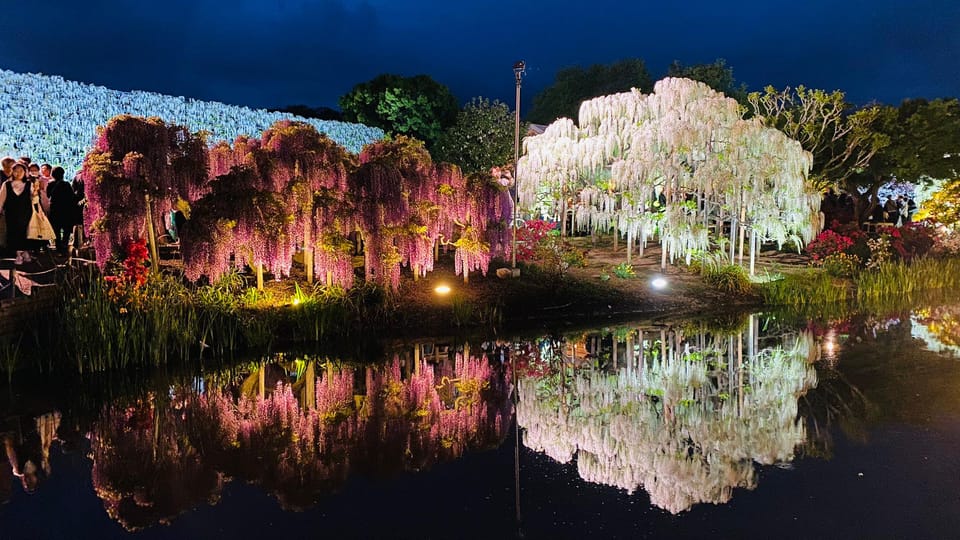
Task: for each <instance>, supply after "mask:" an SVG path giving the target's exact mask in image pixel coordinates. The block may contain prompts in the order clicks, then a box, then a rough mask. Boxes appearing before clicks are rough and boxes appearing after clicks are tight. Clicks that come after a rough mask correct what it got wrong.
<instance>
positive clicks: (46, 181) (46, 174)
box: [39, 163, 53, 217]
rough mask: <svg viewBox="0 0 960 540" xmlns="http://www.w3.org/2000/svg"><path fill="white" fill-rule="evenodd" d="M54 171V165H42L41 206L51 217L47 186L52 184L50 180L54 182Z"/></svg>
mask: <svg viewBox="0 0 960 540" xmlns="http://www.w3.org/2000/svg"><path fill="white" fill-rule="evenodd" d="M52 173H53V166H52V165H50V164H49V163H44V164H43V165H41V166H40V180H39V182H40V206H42V207H43V211H44V212H46V214H47V217H50V197H48V196H47V186H49V185H50V182H53V176H51V174H52Z"/></svg>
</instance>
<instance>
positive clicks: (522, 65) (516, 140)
mask: <svg viewBox="0 0 960 540" xmlns="http://www.w3.org/2000/svg"><path fill="white" fill-rule="evenodd" d="M526 68H527V63H526V62H524V61H523V60H520V61H519V62H517V63H515V64H513V75H514V78H515V79H516V81H517V105H516V107H515V108H514V112H515V113H516V129H515V131H514V135H513V219H512V221H513V249H512V250H510V267H511V268H512V269H513V275H514V277H516V276H517V273H518V272H517V198H518V197H517V195H518V194H517V189H518V188H519V187H520V186H519V183H518V182H519V181H520V176H519V174H518V172H519V171H517V164H518V162H519V161H520V82H521V80H522V79H523V75H524V74H525V73H526Z"/></svg>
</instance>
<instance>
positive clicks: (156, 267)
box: [144, 195, 160, 272]
mask: <svg viewBox="0 0 960 540" xmlns="http://www.w3.org/2000/svg"><path fill="white" fill-rule="evenodd" d="M144 200H145V201H146V203H147V224H146V225H147V242H148V243H149V244H150V262H152V263H153V264H152V265H151V268H150V271H151V272H159V271H160V252H159V251H158V250H157V231H156V230H155V229H154V228H153V210H152V206H151V204H150V195H144Z"/></svg>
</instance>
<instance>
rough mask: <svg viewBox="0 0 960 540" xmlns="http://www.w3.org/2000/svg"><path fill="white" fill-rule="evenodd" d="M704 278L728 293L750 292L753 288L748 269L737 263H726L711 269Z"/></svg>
mask: <svg viewBox="0 0 960 540" xmlns="http://www.w3.org/2000/svg"><path fill="white" fill-rule="evenodd" d="M704 279H705V280H706V282H707V284H709V285H710V286H711V287H713V288H715V289H718V290H720V291H723V292H727V293H734V294H749V293H750V292H752V290H753V285H752V284H751V283H750V276H748V275H747V271H746V270H744V269H743V267H742V266H740V265H737V264H725V265H723V266H720V267H719V268H716V269H709V270H707V272H706V274H705V275H704Z"/></svg>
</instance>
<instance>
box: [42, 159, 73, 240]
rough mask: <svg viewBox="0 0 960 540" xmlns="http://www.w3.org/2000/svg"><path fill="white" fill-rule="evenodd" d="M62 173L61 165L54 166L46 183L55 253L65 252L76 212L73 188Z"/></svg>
mask: <svg viewBox="0 0 960 540" xmlns="http://www.w3.org/2000/svg"><path fill="white" fill-rule="evenodd" d="M63 174H64V171H63V167H56V168H54V169H53V175H52V177H51V178H52V180H51V181H50V183H49V184H47V198H48V199H49V200H50V213H49V214H48V215H49V217H50V224H51V225H53V232H54V234H55V235H56V240H55V242H56V246H57V253H58V254H60V255H66V254H67V245H68V244H69V243H70V233H71V232H72V230H73V225H74V218H75V215H76V213H77V199H76V197H75V196H74V194H73V188H72V187H71V186H70V184H68V183H67V182H66V181H64V179H63Z"/></svg>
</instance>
